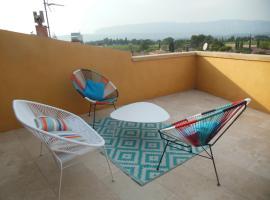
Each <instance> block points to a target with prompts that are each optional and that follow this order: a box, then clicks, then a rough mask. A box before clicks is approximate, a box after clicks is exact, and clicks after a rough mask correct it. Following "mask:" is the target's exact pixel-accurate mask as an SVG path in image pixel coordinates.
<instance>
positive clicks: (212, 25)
mask: <svg viewBox="0 0 270 200" xmlns="http://www.w3.org/2000/svg"><path fill="white" fill-rule="evenodd" d="M197 34H205V35H212V36H216V37H229V36H232V35H234V36H244V35H250V34H251V35H270V21H262V20H254V21H249V20H219V21H210V22H193V23H178V22H162V23H145V24H129V25H122V26H114V27H107V28H102V29H99V30H97V31H96V32H95V33H93V34H83V38H84V41H94V40H101V39H104V38H106V37H108V38H113V39H116V38H127V39H134V38H135V39H153V40H157V39H163V38H166V37H173V38H175V39H184V38H190V37H191V36H192V35H197Z"/></svg>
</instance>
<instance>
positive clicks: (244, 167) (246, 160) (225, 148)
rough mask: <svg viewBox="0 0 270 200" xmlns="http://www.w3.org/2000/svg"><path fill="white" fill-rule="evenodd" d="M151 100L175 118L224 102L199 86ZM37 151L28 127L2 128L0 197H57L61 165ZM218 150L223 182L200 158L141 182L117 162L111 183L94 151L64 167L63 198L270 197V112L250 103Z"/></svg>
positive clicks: (171, 199)
mask: <svg viewBox="0 0 270 200" xmlns="http://www.w3.org/2000/svg"><path fill="white" fill-rule="evenodd" d="M149 101H150V102H154V103H156V104H158V105H160V106H162V107H163V108H165V109H166V110H167V111H168V112H169V113H170V115H171V119H170V120H171V121H175V120H179V119H181V118H183V117H184V116H188V115H191V114H195V113H198V112H201V111H205V110H207V109H210V108H213V107H216V106H219V105H222V104H224V103H226V102H227V101H225V100H224V99H221V98H218V97H215V96H212V95H209V94H206V93H203V92H199V91H196V90H193V91H188V92H183V93H177V94H173V95H170V96H164V97H159V98H156V99H152V100H149ZM110 112H111V109H106V110H102V111H99V113H98V114H97V115H98V116H99V117H102V116H106V115H108V114H109V113H110ZM84 118H85V119H86V120H87V121H89V118H88V117H84ZM39 148H40V143H39V142H38V140H37V139H35V138H34V137H33V136H32V135H31V134H30V133H29V132H28V131H27V130H25V129H18V130H13V131H8V132H5V133H0V199H1V200H9V199H25V200H26V199H27V200H28V199H29V200H30V199H31V200H32V199H33V200H39V199H44V200H45V199H46V200H51V199H53V200H55V199H57V189H58V169H57V167H56V165H55V164H54V160H53V159H52V158H51V156H50V154H48V151H45V154H44V155H43V156H41V157H40V156H39ZM213 150H214V153H215V156H216V164H217V167H218V171H219V175H220V181H221V186H220V187H217V186H216V179H215V176H214V171H213V168H212V163H211V162H210V161H208V160H205V159H202V158H200V157H194V158H193V159H191V160H189V161H188V162H186V163H184V164H183V165H181V166H179V167H177V168H175V169H174V170H172V171H170V172H169V173H167V174H165V175H163V176H162V177H160V178H158V179H155V180H154V181H152V182H150V183H149V184H147V185H145V186H143V187H141V186H139V185H138V184H137V183H135V182H134V181H133V180H131V179H130V178H129V177H128V176H127V175H125V174H124V173H123V172H121V171H120V170H119V169H118V168H116V167H115V166H113V173H114V176H115V182H111V180H110V176H109V172H108V169H107V165H106V161H105V158H104V157H103V156H102V155H101V154H100V153H99V152H97V151H95V152H91V153H89V154H88V155H86V156H84V157H83V159H82V162H81V163H80V164H77V165H74V166H72V167H70V168H67V169H65V170H64V175H63V190H62V200H75V199H76V200H77V199H78V200H84V199H88V200H92V199H93V200H94V199H97V200H99V199H100V200H101V199H102V200H107V199H108V200H117V199H121V200H132V199H134V200H135V199H136V200H138V199H141V200H144V199H145V200H151V199H153V200H181V199H184V200H187V199H200V200H203V199H207V200H211V199H220V200H222V199H226V200H227V199H250V200H254V199H270V153H269V152H270V115H268V114H265V113H262V112H259V111H256V110H253V109H250V108H249V109H248V110H247V111H246V112H245V113H244V114H243V116H242V117H241V119H240V120H238V122H237V123H236V124H235V125H234V126H233V127H232V128H231V129H230V130H229V131H228V132H227V133H226V134H225V135H224V136H223V138H222V139H221V140H220V141H219V142H218V143H217V144H216V146H215V147H214V148H213Z"/></svg>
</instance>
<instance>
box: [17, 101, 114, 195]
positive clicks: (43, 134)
mask: <svg viewBox="0 0 270 200" xmlns="http://www.w3.org/2000/svg"><path fill="white" fill-rule="evenodd" d="M20 102H21V103H24V104H35V105H38V106H42V107H45V108H49V109H51V110H55V111H56V112H61V113H64V114H66V115H69V116H71V117H73V118H74V119H76V120H78V121H79V122H80V123H81V124H82V125H84V126H85V127H88V128H89V130H91V129H92V128H91V127H90V126H89V125H88V124H87V123H86V122H85V121H84V120H83V119H82V118H80V117H79V116H77V115H75V114H73V113H70V112H68V111H65V110H62V109H59V108H56V107H53V106H49V105H46V104H42V103H38V102H33V101H28V100H19V99H18V100H13V110H14V112H15V116H16V118H17V120H18V121H19V122H20V123H21V124H22V125H23V126H24V127H25V128H26V129H27V130H29V131H30V132H31V133H32V134H33V135H34V136H35V137H37V138H38V139H39V140H40V141H41V145H40V156H42V149H43V145H45V146H46V147H47V149H48V150H49V152H50V153H51V154H52V157H53V158H54V160H55V163H56V165H57V167H58V168H59V169H60V175H59V186H58V199H59V200H60V199H61V188H62V177H63V170H64V169H65V168H68V167H70V166H72V165H74V164H76V163H78V161H75V162H74V160H77V159H76V158H77V157H80V156H83V155H85V154H86V153H88V152H90V151H92V150H94V149H99V148H101V149H102V151H103V152H104V155H105V158H106V161H107V165H108V168H109V171H110V175H111V178H112V182H114V178H113V173H112V170H111V166H110V163H109V159H108V155H107V152H106V147H105V141H104V139H103V138H102V137H101V136H100V135H99V134H97V133H95V134H97V135H98V137H99V138H100V139H101V142H100V143H98V144H90V143H86V142H80V141H75V140H72V139H68V138H63V137H60V136H58V135H56V134H53V133H50V132H47V131H44V130H41V129H38V128H36V127H34V126H31V125H29V124H27V123H25V122H24V121H23V120H22V119H21V118H22V115H21V113H20V112H19V111H18V110H17V104H18V103H20ZM32 113H33V112H32ZM92 130H93V131H95V130H94V129H92ZM47 137H50V138H53V139H55V140H59V141H63V142H67V143H68V144H75V145H80V146H82V148H83V149H82V151H78V150H77V152H76V151H73V152H68V150H67V152H64V151H62V153H65V154H70V155H74V157H73V158H72V159H70V160H68V161H67V164H66V163H65V162H64V161H63V160H61V158H60V156H59V155H58V154H57V152H58V153H59V151H56V150H55V149H52V148H51V147H50V146H49V143H48V141H47V139H46V138H47ZM60 152H61V151H60Z"/></svg>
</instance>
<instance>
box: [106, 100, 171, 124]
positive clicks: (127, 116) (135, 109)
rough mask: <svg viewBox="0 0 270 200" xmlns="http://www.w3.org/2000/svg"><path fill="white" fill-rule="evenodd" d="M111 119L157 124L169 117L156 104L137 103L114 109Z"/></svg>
mask: <svg viewBox="0 0 270 200" xmlns="http://www.w3.org/2000/svg"><path fill="white" fill-rule="evenodd" d="M111 118H113V119H117V120H121V121H129V122H139V123H158V122H164V121H166V120H168V119H169V118H170V115H169V114H168V112H167V111H165V110H164V109H163V108H161V107H160V106H158V105H156V104H153V103H148V102H137V103H132V104H128V105H125V106H122V107H120V108H118V109H116V110H115V111H113V112H112V113H111Z"/></svg>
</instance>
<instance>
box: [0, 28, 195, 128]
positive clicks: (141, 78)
mask: <svg viewBox="0 0 270 200" xmlns="http://www.w3.org/2000/svg"><path fill="white" fill-rule="evenodd" d="M195 62H196V59H195V56H194V55H191V56H185V57H176V58H175V57H174V58H167V59H162V60H149V61H137V62H134V61H132V60H131V55H130V53H128V52H124V51H118V50H113V49H106V48H99V47H93V46H88V45H81V44H74V43H70V42H63V41H57V40H53V39H48V38H41V37H37V36H32V35H25V34H19V33H14V32H9V31H2V30H0V67H1V73H0V80H1V84H0V94H1V96H0V122H1V123H0V131H5V130H10V129H14V128H16V127H19V124H18V123H17V121H16V119H15V117H14V114H13V111H12V108H11V103H12V100H13V99H16V98H20V99H28V100H34V101H38V102H42V103H45V104H50V105H54V106H57V107H60V108H63V109H66V110H69V111H71V112H74V113H77V114H82V113H86V112H87V110H88V104H87V102H86V101H85V100H83V99H82V98H81V97H80V96H79V95H78V94H77V93H76V92H75V90H74V89H73V87H72V85H71V82H70V79H69V77H70V74H71V73H72V71H73V70H75V69H77V68H80V67H84V68H91V69H94V70H96V71H98V72H100V73H102V74H104V75H105V76H107V77H108V78H109V79H111V80H112V81H113V82H114V84H115V85H116V86H117V87H118V89H119V91H120V97H119V103H118V104H125V103H129V102H134V101H141V100H143V99H148V98H153V97H157V96H162V95H167V94H171V93H174V92H180V91H183V90H188V89H192V88H194V84H195V74H196V73H195V70H196V69H195V68H196V63H195Z"/></svg>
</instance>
